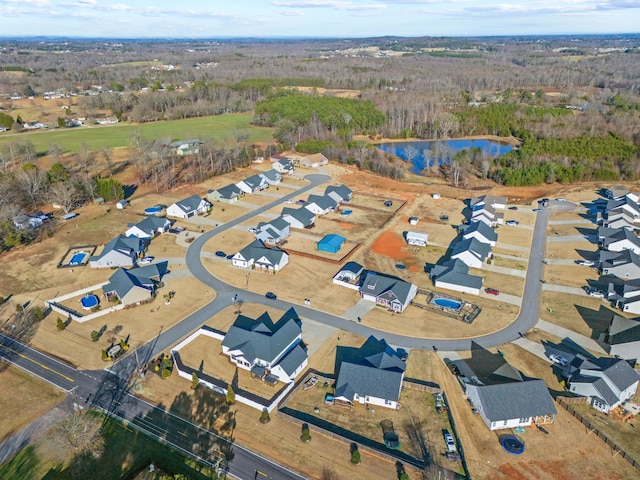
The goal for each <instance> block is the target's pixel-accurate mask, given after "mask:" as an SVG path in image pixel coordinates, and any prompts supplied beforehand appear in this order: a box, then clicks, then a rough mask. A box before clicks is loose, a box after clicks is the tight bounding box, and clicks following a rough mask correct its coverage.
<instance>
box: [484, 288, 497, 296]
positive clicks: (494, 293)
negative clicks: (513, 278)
mask: <svg viewBox="0 0 640 480" xmlns="http://www.w3.org/2000/svg"><path fill="white" fill-rule="evenodd" d="M484 291H485V293H488V294H489V295H500V290H496V289H495V288H485V289H484Z"/></svg>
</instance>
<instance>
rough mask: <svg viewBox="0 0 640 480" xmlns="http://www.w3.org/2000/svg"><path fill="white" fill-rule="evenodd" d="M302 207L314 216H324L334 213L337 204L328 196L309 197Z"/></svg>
mask: <svg viewBox="0 0 640 480" xmlns="http://www.w3.org/2000/svg"><path fill="white" fill-rule="evenodd" d="M303 207H304V208H306V209H307V210H309V211H310V212H312V213H314V214H316V215H326V214H327V213H331V212H335V211H336V209H337V208H338V202H336V201H335V200H334V199H333V198H331V197H330V196H328V195H309V198H308V199H307V203H305V204H304V205H303Z"/></svg>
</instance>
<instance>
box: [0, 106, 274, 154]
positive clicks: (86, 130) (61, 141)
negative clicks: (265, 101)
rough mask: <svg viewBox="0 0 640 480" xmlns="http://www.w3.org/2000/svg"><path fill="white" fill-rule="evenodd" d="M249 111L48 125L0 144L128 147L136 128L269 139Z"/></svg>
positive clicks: (156, 133)
mask: <svg viewBox="0 0 640 480" xmlns="http://www.w3.org/2000/svg"><path fill="white" fill-rule="evenodd" d="M250 121H251V114H248V113H230V114H226V115H217V116H214V117H202V118H189V119H186V120H171V121H165V122H155V123H144V124H133V125H132V124H127V123H122V124H117V125H88V126H86V127H76V128H62V129H50V130H45V131H36V132H28V133H27V132H24V133H2V134H0V146H2V145H6V144H7V143H11V142H14V141H17V140H29V141H31V142H33V144H34V145H35V147H36V151H37V152H38V153H41V154H42V153H46V151H47V150H48V149H49V145H51V144H52V143H55V144H57V145H58V146H60V147H61V148H62V149H63V150H64V151H65V152H66V153H77V152H80V151H81V149H82V148H81V145H82V144H83V143H86V144H87V145H88V146H89V149H90V150H100V149H102V148H115V147H127V146H130V145H131V139H132V137H133V134H134V133H135V132H136V131H138V130H139V131H140V132H142V136H143V137H144V138H145V139H146V140H153V139H160V138H163V139H164V138H166V139H169V140H171V141H174V140H181V139H187V138H200V139H202V140H208V139H213V140H215V141H218V142H227V141H231V140H233V138H234V136H235V135H236V134H237V133H239V134H241V135H243V136H244V135H248V137H249V140H248V141H249V142H268V141H270V140H271V139H272V138H273V137H272V135H273V129H272V128H266V127H254V126H252V125H250V124H249V122H250Z"/></svg>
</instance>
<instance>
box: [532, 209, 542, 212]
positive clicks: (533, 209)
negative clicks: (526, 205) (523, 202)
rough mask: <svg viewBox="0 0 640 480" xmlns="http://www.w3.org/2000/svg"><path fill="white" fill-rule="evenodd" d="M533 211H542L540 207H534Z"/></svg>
mask: <svg viewBox="0 0 640 480" xmlns="http://www.w3.org/2000/svg"><path fill="white" fill-rule="evenodd" d="M533 211H534V212H536V213H538V212H541V211H542V209H541V208H534V209H533Z"/></svg>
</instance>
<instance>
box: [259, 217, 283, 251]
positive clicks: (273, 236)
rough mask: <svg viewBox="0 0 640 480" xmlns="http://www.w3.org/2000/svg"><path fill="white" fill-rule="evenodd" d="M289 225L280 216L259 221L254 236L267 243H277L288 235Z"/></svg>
mask: <svg viewBox="0 0 640 480" xmlns="http://www.w3.org/2000/svg"><path fill="white" fill-rule="evenodd" d="M289 230H290V225H289V222H287V221H286V220H285V219H284V218H282V216H280V217H278V218H274V219H273V220H271V221H269V222H260V223H259V224H258V228H257V231H256V238H257V239H258V240H260V241H262V242H263V243H266V244H267V245H278V244H279V243H282V242H284V241H285V240H286V238H287V237H288V236H289Z"/></svg>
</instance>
